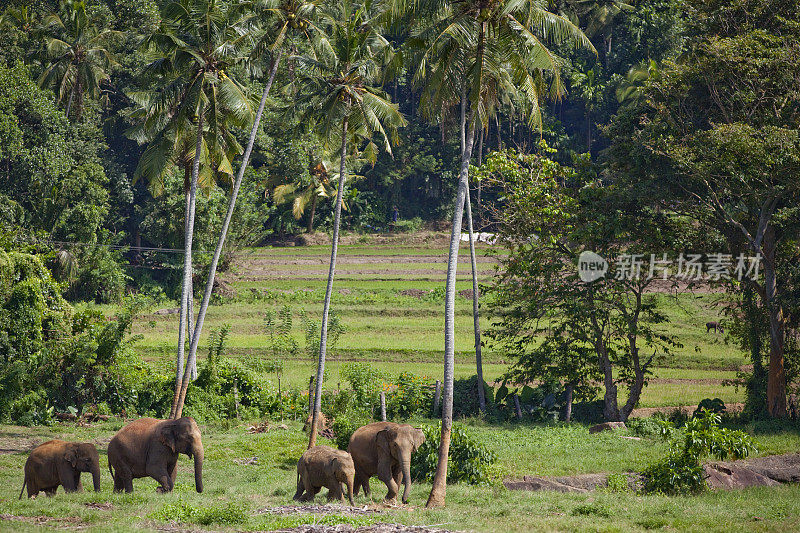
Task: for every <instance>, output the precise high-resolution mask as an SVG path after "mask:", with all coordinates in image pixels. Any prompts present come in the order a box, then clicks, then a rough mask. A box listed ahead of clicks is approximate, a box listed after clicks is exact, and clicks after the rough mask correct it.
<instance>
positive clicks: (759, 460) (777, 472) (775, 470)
mask: <svg viewBox="0 0 800 533" xmlns="http://www.w3.org/2000/svg"><path fill="white" fill-rule="evenodd" d="M710 464H721V465H725V466H726V467H730V466H731V465H735V466H738V467H740V468H747V469H748V470H750V471H752V472H754V473H756V474H759V475H761V476H764V477H767V478H769V479H771V480H773V481H777V482H779V483H796V482H798V481H800V454H797V453H790V454H785V455H770V456H767V457H756V458H754V459H745V460H743V461H733V462H731V461H725V462H718V463H710Z"/></svg>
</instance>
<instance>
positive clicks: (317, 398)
mask: <svg viewBox="0 0 800 533" xmlns="http://www.w3.org/2000/svg"><path fill="white" fill-rule="evenodd" d="M346 155H347V116H345V118H344V120H343V121H342V156H341V161H340V163H339V187H338V190H337V191H336V207H335V210H334V215H333V237H332V238H331V240H332V241H333V242H332V244H331V263H330V266H329V268H328V287H327V288H326V289H325V303H324V304H323V306H322V326H321V327H320V339H319V360H318V361H317V382H316V389H315V391H314V414H313V416H312V419H311V434H310V435H309V437H308V447H309V448H311V447H313V446H314V445H315V444H316V443H317V428H318V427H319V418H320V411H321V409H322V380H323V379H324V377H325V348H326V343H327V341H328V313H329V312H330V307H331V293H332V292H333V275H334V273H335V271H336V252H337V251H338V247H339V223H340V220H341V218H342V195H343V194H344V180H345V168H344V163H345V156H346Z"/></svg>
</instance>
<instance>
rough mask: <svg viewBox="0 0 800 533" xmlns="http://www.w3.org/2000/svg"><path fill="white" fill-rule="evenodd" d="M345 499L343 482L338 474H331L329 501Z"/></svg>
mask: <svg viewBox="0 0 800 533" xmlns="http://www.w3.org/2000/svg"><path fill="white" fill-rule="evenodd" d="M343 499H344V498H343V496H342V484H341V483H340V482H339V480H338V479H336V476H331V479H329V480H328V501H331V500H337V501H342V500H343Z"/></svg>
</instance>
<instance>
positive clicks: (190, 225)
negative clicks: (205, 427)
mask: <svg viewBox="0 0 800 533" xmlns="http://www.w3.org/2000/svg"><path fill="white" fill-rule="evenodd" d="M202 148H203V104H202V103H200V109H199V110H198V113H197V142H196V143H195V151H194V162H193V163H192V181H191V182H190V184H189V201H188V213H187V214H186V223H185V230H186V235H185V237H184V241H183V242H184V245H183V246H184V256H183V290H182V293H181V313H180V318H179V321H178V323H179V324H180V326H179V327H178V356H177V360H178V361H183V353H184V350H185V344H186V328H185V327H184V324H186V322H187V321H188V320H189V317H188V316H187V304H188V294H189V283H190V282H191V279H192V238H193V237H194V205H195V202H194V201H195V198H196V197H197V176H198V175H199V174H200V152H201V150H202ZM187 366H188V367H189V368H191V366H190V365H187ZM176 374H177V373H176ZM188 378H189V376H188V373H187V372H186V371H185V370H183V372H182V375H181V376H180V379H177V375H176V380H175V396H174V397H173V399H172V408H171V409H170V418H179V417H180V415H178V416H175V414H176V412H177V411H176V408H177V404H178V397H179V396H180V392H181V388H182V383H183V382H184V381H186V382H188Z"/></svg>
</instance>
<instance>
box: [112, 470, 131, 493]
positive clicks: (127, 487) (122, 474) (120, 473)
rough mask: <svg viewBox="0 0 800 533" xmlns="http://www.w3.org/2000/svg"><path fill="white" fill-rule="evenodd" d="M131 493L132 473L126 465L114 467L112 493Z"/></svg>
mask: <svg viewBox="0 0 800 533" xmlns="http://www.w3.org/2000/svg"><path fill="white" fill-rule="evenodd" d="M123 490H124V491H125V492H133V472H131V469H130V468H129V467H128V465H126V464H119V465H116V466H115V467H114V491H115V492H121V491H123Z"/></svg>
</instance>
